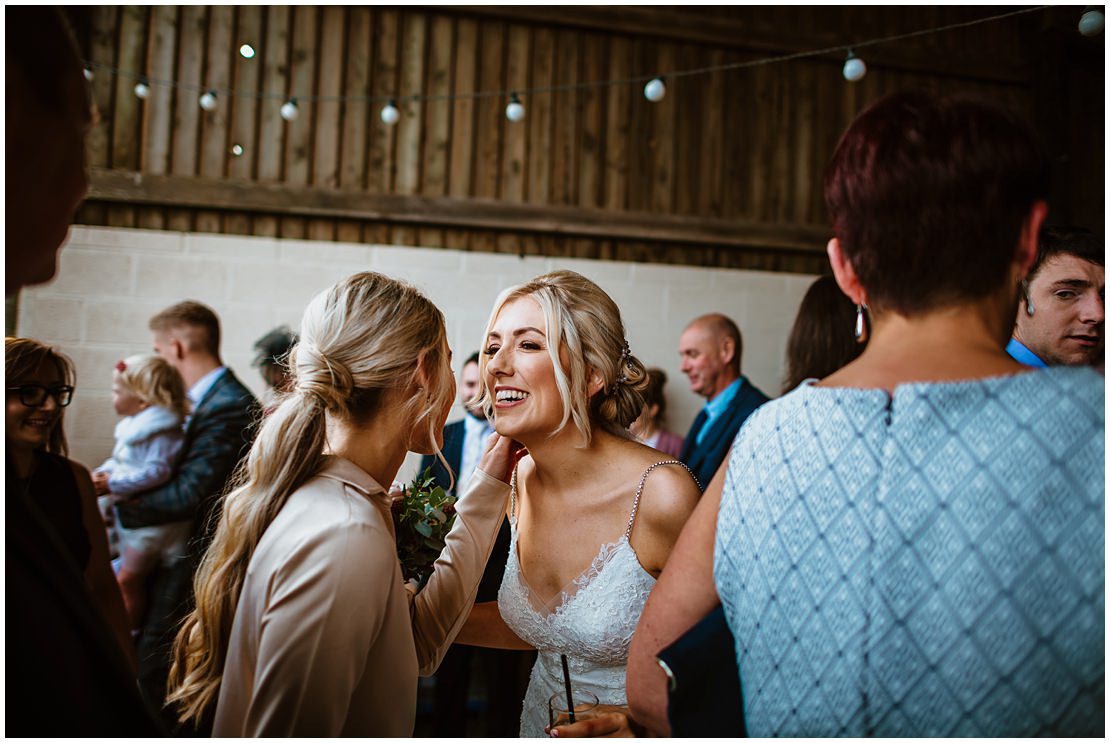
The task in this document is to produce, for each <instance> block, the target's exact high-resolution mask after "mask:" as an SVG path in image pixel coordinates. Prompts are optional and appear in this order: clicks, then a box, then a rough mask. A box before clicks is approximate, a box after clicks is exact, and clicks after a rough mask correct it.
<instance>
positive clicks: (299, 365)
mask: <svg viewBox="0 0 1110 743" xmlns="http://www.w3.org/2000/svg"><path fill="white" fill-rule="evenodd" d="M448 355H449V349H448V348H447V336H446V329H445V326H444V322H443V315H442V313H440V311H439V310H438V309H437V308H436V307H435V305H433V304H432V303H431V302H429V301H428V300H427V298H425V297H424V296H423V295H422V294H420V292H418V291H417V290H416V289H414V288H412V287H410V286H408V285H406V284H403V283H401V282H398V281H395V280H394V279H390V278H389V277H386V276H382V275H381V274H376V273H370V272H366V273H360V274H356V275H354V276H351V277H349V278H348V279H345V280H344V281H341V282H339V283H338V284H336V285H335V286H334V287H332V288H331V289H330V290H328V291H326V292H323V293H321V294H320V295H318V296H317V297H316V298H315V299H313V300H312V302H311V303H310V304H309V306H308V308H307V309H306V310H305V314H304V318H303V319H302V321H301V340H300V342H299V343H298V345H297V346H296V347H295V348H294V349H293V351H292V352H291V353H290V361H289V365H290V368H291V370H292V371H293V375H294V379H295V382H294V387H293V392H292V393H290V394H289V395H288V396H287V397H285V399H284V400H283V401H282V403H281V404H280V405H279V406H278V408H277V410H275V411H274V412H273V413H271V414H270V415H269V416H268V417H267V418H266V419H265V421H264V422H263V425H262V429H261V430H260V431H259V433H258V436H257V438H256V439H255V441H254V444H253V446H252V447H251V451H250V455H249V456H248V457H247V460H246V461H245V462H244V464H243V465H242V466H241V467H240V469H239V471H238V473H237V475H236V478H235V480H236V483H235V487H234V490H232V492H231V493H229V494H228V495H227V497H226V498H225V500H224V505H223V513H222V515H221V517H220V521H219V524H218V526H217V527H216V531H215V535H214V537H213V539H212V544H211V546H209V548H208V551H207V552H206V553H205V555H204V559H203V560H202V562H201V564H200V567H199V568H198V570H197V573H196V576H195V578H194V581H193V584H194V592H195V596H196V607H195V608H194V609H193V611H192V612H191V613H190V614H189V616H188V617H187V618H186V620H185V622H184V624H183V625H182V627H181V629H180V631H179V632H178V635H177V639H176V641H175V642H174V648H173V666H172V668H171V669H170V676H169V694H168V696H167V701H168V702H170V703H173V704H175V705H177V707H178V710H179V717H180V719H181V721H182V722H187V721H199V720H200V719H201V718H202V716H203V715H204V713H205V711H206V710H207V709H208V708H209V707H210V706H211V705H212V704H213V703H214V702H215V701H216V699H217V698H218V696H219V690H220V683H221V680H222V678H223V669H224V663H225V661H226V658H227V643H228V638H229V636H230V633H231V626H232V622H233V620H234V618H235V609H236V607H237V606H238V604H239V594H240V593H241V592H242V588H243V582H244V579H245V577H246V572H247V567H248V566H249V565H250V560H251V557H252V556H253V554H254V551H255V548H256V547H257V546H258V543H259V541H260V540H261V539H262V535H263V534H264V533H265V531H266V529H267V528H268V527H269V526H270V524H271V523H272V522H273V520H274V519H275V518H276V517H277V515H278V513H279V512H280V511H281V509H282V508H283V507H284V506H285V503H286V501H287V500H288V499H289V496H290V495H292V494H293V492H294V491H296V490H297V489H298V488H299V487H300V486H301V485H303V484H304V483H305V482H307V481H308V480H309V479H310V478H312V477H313V476H314V475H315V474H316V473H317V472H318V471H319V470H320V468H321V466H322V464H323V459H324V454H323V452H324V450H325V447H326V444H327V418H328V416H330V415H332V416H336V417H338V418H347V419H352V420H359V419H365V418H366V417H367V416H371V415H373V414H374V413H375V412H377V411H378V410H379V407H380V405H381V402H382V400H383V398H384V396H385V393H387V392H395V391H397V390H404V389H406V388H408V387H410V386H411V384H412V378H413V375H414V374H415V371H416V365H417V359H423V364H424V367H423V368H424V369H426V370H428V389H425V390H418V391H417V392H416V393H415V394H413V395H411V396H410V398H409V399H408V400H406V401H405V402H404V404H403V405H402V408H401V415H404V416H406V417H407V420H411V421H413V426H414V429H416V428H417V427H422V428H426V429H427V435H428V437H429V438H428V440H429V441H431V442H432V445H433V448H434V447H435V440H436V433H437V432H436V431H435V430H434V429H435V426H436V424H437V422H438V419H437V416H436V415H435V414H434V413H435V412H436V411H440V410H443V409H444V408H445V406H446V405H449V404H450V402H451V398H452V397H453V395H454V378H453V376H452V373H451V366H450V362H449V357H448Z"/></svg>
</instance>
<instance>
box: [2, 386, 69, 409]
mask: <svg viewBox="0 0 1110 743" xmlns="http://www.w3.org/2000/svg"><path fill="white" fill-rule="evenodd" d="M8 392H18V393H19V401H20V402H21V403H23V404H24V405H26V406H27V407H29V408H37V407H40V406H42V405H43V404H44V403H46V396H47V395H50V396H51V397H53V398H54V401H55V402H57V403H58V407H60V408H64V407H65V406H66V405H69V403H70V402H72V400H73V388H72V387H70V386H69V385H68V384H67V385H62V386H61V387H43V386H42V385H41V384H23V385H20V386H18V387H8Z"/></svg>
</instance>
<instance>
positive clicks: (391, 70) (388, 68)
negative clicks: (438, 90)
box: [366, 9, 408, 193]
mask: <svg viewBox="0 0 1110 743" xmlns="http://www.w3.org/2000/svg"><path fill="white" fill-rule="evenodd" d="M397 23H398V13H397V11H395V10H387V9H379V10H377V26H376V28H375V29H374V35H375V43H374V48H375V51H376V55H377V56H376V58H375V60H374V87H375V90H377V91H378V92H379V95H383V96H389V97H396V96H397V67H398V65H397V53H398V49H397V44H398V27H397ZM398 107H400V106H399V105H398ZM376 109H377V110H375V111H374V112H373V114H372V115H371V121H370V162H369V172H368V173H367V184H366V185H367V190H368V191H370V192H371V193H389V192H390V191H392V190H393V167H394V166H393V139H394V135H395V134H396V131H397V129H396V126H407V125H408V122H407V121H401V122H400V123H398V124H397V125H396V126H387V125H386V124H383V123H382V120H381V117H380V115H379V113H380V110H381V104H379V105H378V106H376Z"/></svg>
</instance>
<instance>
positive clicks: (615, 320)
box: [476, 271, 647, 443]
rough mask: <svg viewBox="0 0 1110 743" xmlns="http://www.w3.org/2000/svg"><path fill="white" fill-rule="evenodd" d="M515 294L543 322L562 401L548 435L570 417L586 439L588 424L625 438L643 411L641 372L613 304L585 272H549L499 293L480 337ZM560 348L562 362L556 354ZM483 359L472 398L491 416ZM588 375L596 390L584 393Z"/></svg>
mask: <svg viewBox="0 0 1110 743" xmlns="http://www.w3.org/2000/svg"><path fill="white" fill-rule="evenodd" d="M521 297H530V298H531V299H533V300H535V302H536V303H537V304H538V305H539V306H540V309H541V310H542V311H543V316H544V320H545V321H546V324H547V329H546V333H547V337H548V339H549V340H550V342H549V343H548V353H550V354H551V360H552V363H553V364H554V367H555V384H556V386H557V387H558V388H559V395H560V397H561V398H562V400H563V418H562V421H561V422H560V423H559V426H558V427H557V428H556V429H555V430H554V431H553V432H552V433H553V434H555V433H559V432H560V431H562V430H563V429H564V428H565V427H566V426H567V424H568V423H570V422H572V421H573V423H574V426H575V427H576V428H577V429H578V430H579V432H580V433H581V434H582V436H583V438H584V440H585V442H586V443H589V441H590V436H591V430H592V427H593V426H600V427H601V428H603V429H605V430H606V431H609V432H610V433H613V434H615V435H617V436H621V437H624V438H631V434H629V433H628V426H629V425H630V424H631V423H632V421H634V420H636V417H637V416H639V415H640V412H641V411H642V410H643V407H644V397H643V391H644V390H645V389H646V388H647V371H646V370H645V368H644V365H643V364H642V363H641V362H640V360H639V359H637V358H636V357H635V356H634V355H632V353H631V351H630V350H629V348H628V341H627V340H626V338H625V332H624V323H623V322H622V321H621V313H620V309H619V308H618V307H617V304H616V302H614V301H613V299H612V297H610V296H609V295H608V294H606V293H605V290H603V289H602V288H601V287H600V286H598V285H597V284H595V283H594V282H592V281H590V280H589V279H587V278H586V277H585V276H582V275H581V274H578V273H575V272H574V271H554V272H552V273H549V274H544V275H543V276H537V277H536V278H534V279H532V280H531V281H529V282H527V283H525V284H521V285H520V286H515V287H511V288H509V289H506V290H505V291H504V292H502V293H501V296H499V297H498V298H497V301H496V302H495V303H494V306H493V312H492V313H491V314H490V320H489V324H488V325H487V326H486V337H488V336H489V333H490V331H491V330H492V329H493V323H494V321H495V320H496V319H497V315H498V313H500V312H501V308H502V307H504V306H505V305H506V304H508V303H509V302H511V301H513V300H515V299H520V298H521ZM564 348H565V349H566V355H565V358H566V364H565V365H564V363H563V361H562V360H561V358H560V350H561V349H564ZM487 360H488V357H487V356H485V355H483V356H482V359H481V362H480V374H479V378H480V380H481V381H480V385H481V387H480V391H479V394H478V399H477V401H476V402H477V404H478V405H480V406H482V407H483V408H485V410H486V415H487V416H488V417H492V412H493V395H492V392H491V390H490V389H489V388H488V386H487V385H486V375H485V371H486V362H487ZM594 375H596V378H599V379H600V381H601V388H600V389H599V390H597V391H595V392H593V394H590V393H591V392H592V391H593V390H591V383H592V382H595V379H596V378H595V376H594ZM595 386H596V385H595Z"/></svg>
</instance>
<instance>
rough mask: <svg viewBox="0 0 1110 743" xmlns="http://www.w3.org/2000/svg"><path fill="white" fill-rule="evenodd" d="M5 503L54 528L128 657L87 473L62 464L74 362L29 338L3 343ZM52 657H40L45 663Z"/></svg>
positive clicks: (128, 645) (68, 462)
mask: <svg viewBox="0 0 1110 743" xmlns="http://www.w3.org/2000/svg"><path fill="white" fill-rule="evenodd" d="M4 375H5V379H6V385H7V390H6V403H7V404H6V407H5V410H6V413H5V426H6V429H5V430H6V433H7V459H8V465H7V466H8V470H9V477H8V481H9V483H14V484H15V485H16V487H15V492H11V491H10V490H9V492H8V495H7V497H8V498H24V499H25V500H26V501H27V505H28V508H29V509H30V510H31V511H32V512H33V513H35V514H37V515H38V516H41V517H42V519H43V520H44V521H45V522H46V523H47V524H49V525H50V527H52V529H51V531H50V533H51V537H54V536H56V537H57V543H56V544H55V545H54V547H55V548H56V549H58V550H60V551H63V552H64V553H65V554H67V555H68V556H69V558H70V559H72V561H73V563H74V565H76V566H77V568H78V569H79V570H80V571H81V572H82V573H83V574H84V576H85V581H86V582H87V583H88V584H89V588H90V590H91V591H92V593H93V596H94V597H95V598H96V601H97V604H98V605H99V606H100V609H101V611H102V612H103V613H104V617H105V618H106V619H107V620H108V623H109V625H111V627H112V630H113V632H114V633H115V634H116V636H117V637H118V639H119V642H120V645H121V646H122V647H123V648H124V651H125V652H126V653H127V656H128V657H129V658H131V659H132V662H133V661H134V649H133V647H132V644H131V635H130V632H129V630H128V626H127V616H126V614H125V613H124V609H123V599H122V598H121V597H120V592H119V586H118V585H117V584H116V579H115V576H114V575H113V574H112V567H111V564H110V563H109V561H108V537H107V534H106V533H105V531H104V525H103V524H102V523H101V520H100V514H99V511H98V510H97V506H96V495H95V494H94V492H93V484H92V479H91V478H90V477H89V472H88V470H86V469H85V468H84V467H82V466H81V465H80V464H77V463H76V462H73V461H71V460H69V459H66V456H65V455H66V451H67V449H66V437H65V432H64V431H63V430H62V411H63V409H64V408H65V407H66V406H67V405H69V403H70V400H72V399H73V382H74V373H73V363H72V362H71V361H70V360H69V359H68V358H67V357H65V356H64V355H62V354H61V353H60V352H58V350H57V349H54V348H51V347H49V346H46V345H43V344H42V343H39V342H38V341H35V340H31V339H30V338H6V339H5V340H4ZM48 661H49V659H46V658H44V659H43V662H48Z"/></svg>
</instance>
